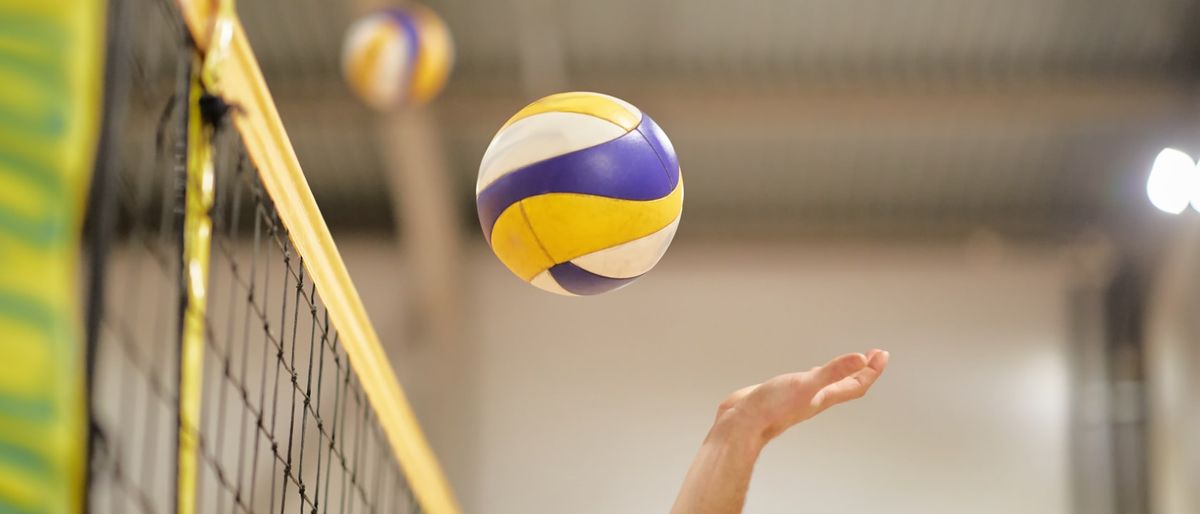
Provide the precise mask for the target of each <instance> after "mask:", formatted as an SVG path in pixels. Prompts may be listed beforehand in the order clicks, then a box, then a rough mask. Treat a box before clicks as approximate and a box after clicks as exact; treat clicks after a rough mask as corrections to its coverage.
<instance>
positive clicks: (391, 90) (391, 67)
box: [371, 37, 414, 107]
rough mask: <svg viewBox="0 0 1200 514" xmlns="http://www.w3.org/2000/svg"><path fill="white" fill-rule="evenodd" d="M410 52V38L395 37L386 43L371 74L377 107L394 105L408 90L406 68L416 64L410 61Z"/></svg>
mask: <svg viewBox="0 0 1200 514" xmlns="http://www.w3.org/2000/svg"><path fill="white" fill-rule="evenodd" d="M409 53H410V50H409V42H408V38H405V37H394V38H390V39H388V41H387V42H386V43H384V45H383V48H382V50H381V51H380V52H379V62H378V63H377V66H376V69H375V70H374V71H373V72H372V74H371V89H372V90H373V91H374V95H373V97H374V98H373V101H374V103H375V105H376V106H377V107H387V106H390V105H394V104H395V103H396V101H397V100H399V99H400V98H402V97H403V95H404V94H405V93H406V92H407V91H408V84H406V83H405V81H404V79H405V77H406V76H407V75H408V73H407V72H406V71H405V70H407V69H408V67H409V66H411V65H412V64H414V63H410V62H408V61H409V58H408V57H409Z"/></svg>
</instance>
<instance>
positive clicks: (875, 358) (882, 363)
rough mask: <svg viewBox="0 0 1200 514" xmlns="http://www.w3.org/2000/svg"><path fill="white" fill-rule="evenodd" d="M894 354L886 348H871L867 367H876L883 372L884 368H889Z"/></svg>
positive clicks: (875, 368) (876, 369)
mask: <svg viewBox="0 0 1200 514" xmlns="http://www.w3.org/2000/svg"><path fill="white" fill-rule="evenodd" d="M891 357H892V355H891V354H890V353H888V352H887V351H886V350H871V355H869V356H868V357H867V367H869V368H871V369H874V370H875V371H877V372H879V373H883V370H884V368H887V364H888V360H890V359H891Z"/></svg>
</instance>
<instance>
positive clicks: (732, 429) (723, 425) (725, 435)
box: [671, 411, 765, 514]
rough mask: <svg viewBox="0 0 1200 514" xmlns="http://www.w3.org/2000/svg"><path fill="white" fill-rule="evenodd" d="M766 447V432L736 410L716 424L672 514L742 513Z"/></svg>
mask: <svg viewBox="0 0 1200 514" xmlns="http://www.w3.org/2000/svg"><path fill="white" fill-rule="evenodd" d="M764 444H765V438H764V436H763V431H762V430H761V429H760V428H756V427H755V426H753V425H752V424H751V423H749V422H747V421H746V420H744V419H740V417H739V416H738V414H737V413H736V412H734V411H727V412H724V413H722V415H721V416H720V417H719V418H718V420H717V422H716V423H714V424H713V427H712V429H711V430H710V431H709V433H708V436H707V437H706V438H705V439H704V443H703V444H701V446H700V451H699V452H698V453H697V454H696V459H695V460H694V461H693V462H692V465H691V467H690V468H689V469H688V473H687V477H686V478H684V481H683V487H682V488H681V489H680V491H679V497H678V498H677V499H676V500H675V506H674V507H673V508H672V509H671V514H738V513H740V512H742V506H743V504H745V502H746V491H747V490H748V489H749V487H750V475H751V473H752V472H753V471H754V463H755V461H757V460H758V455H759V454H760V453H761V452H762V447H763V445H764Z"/></svg>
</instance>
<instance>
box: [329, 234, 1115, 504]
mask: <svg viewBox="0 0 1200 514" xmlns="http://www.w3.org/2000/svg"><path fill="white" fill-rule="evenodd" d="M375 244H376V243H373V242H371V241H369V240H362V241H359V240H355V241H354V242H353V243H352V244H349V245H343V248H344V250H343V251H348V252H349V253H348V255H350V256H351V260H350V265H351V269H352V270H354V274H355V276H356V278H360V280H359V283H360V284H361V285H362V287H363V293H364V295H365V298H366V300H367V302H368V305H369V306H370V307H371V310H372V312H371V314H372V316H373V318H374V319H376V320H380V322H381V323H382V326H381V329H382V330H383V335H384V338H385V340H392V341H396V340H399V339H400V338H399V337H396V334H397V333H398V332H399V331H400V329H401V327H400V326H398V324H397V323H394V322H389V321H388V319H389V313H392V312H396V311H398V310H401V309H400V303H401V302H402V297H401V295H400V294H398V292H397V291H396V289H395V287H394V285H393V281H394V280H395V281H402V280H403V279H402V278H401V276H400V274H398V273H397V271H398V270H397V269H396V266H395V264H394V262H395V261H394V258H393V257H392V256H391V255H389V252H388V251H387V250H386V249H383V250H381V249H377V248H375V247H374V245H375ZM468 262H469V263H470V267H469V273H470V274H471V275H472V277H473V279H474V280H473V283H474V285H475V287H473V288H472V290H473V292H474V294H473V300H472V303H473V305H472V306H471V307H470V308H469V311H468V316H469V318H470V319H472V320H474V321H473V324H472V328H471V330H470V332H471V334H470V336H469V337H468V338H467V340H468V341H469V342H467V343H466V344H467V345H468V346H469V347H470V348H471V349H470V351H469V353H470V355H471V358H470V359H469V361H468V363H469V364H467V365H465V366H463V367H462V368H460V370H459V371H458V372H457V373H451V374H450V375H449V376H442V377H440V378H435V379H432V381H433V382H434V383H437V384H439V385H438V386H437V387H434V388H432V389H431V390H430V389H426V388H427V387H428V385H429V384H430V383H431V379H430V378H429V377H428V376H427V373H428V369H427V368H428V366H429V364H428V362H427V361H425V362H423V358H424V359H428V358H430V355H429V354H428V353H426V350H421V349H416V350H415V351H411V350H410V351H404V350H403V349H402V348H396V350H397V351H395V352H393V355H394V356H395V362H396V364H397V366H398V367H399V368H400V369H401V370H402V373H403V374H404V375H405V376H406V377H407V378H409V379H410V383H412V384H415V385H416V387H417V388H418V389H417V390H416V391H415V394H416V396H417V398H418V409H419V410H420V411H421V413H422V416H423V417H422V419H423V422H424V423H425V425H426V428H427V429H428V430H430V431H431V437H432V438H433V441H434V444H435V446H437V447H438V449H439V451H440V455H441V456H442V458H443V459H445V460H446V463H447V466H448V468H449V473H450V476H451V478H452V480H453V482H454V483H455V485H456V487H457V488H458V491H459V493H460V494H461V495H462V497H463V501H464V502H465V508H466V509H467V511H469V512H488V513H518V512H576V513H596V514H599V513H612V512H646V513H650V512H667V511H668V510H669V509H670V504H671V502H672V500H673V499H674V495H675V493H676V491H677V488H678V487H679V484H680V482H681V480H682V478H683V474H684V472H685V471H686V469H687V466H688V464H689V463H690V461H691V457H692V456H693V454H694V452H695V450H696V448H697V447H698V445H699V443H700V441H701V440H702V439H703V438H704V435H705V433H706V432H707V429H708V426H709V424H710V423H711V421H712V418H713V414H714V413H715V409H716V405H717V403H718V402H720V400H721V399H722V398H723V397H724V396H725V395H726V394H728V393H729V392H731V391H733V390H735V389H738V388H740V387H742V386H745V385H748V384H752V383H757V382H759V381H761V380H763V379H765V378H768V377H770V376H772V375H775V374H778V373H785V372H789V371H794V370H799V369H807V368H808V367H810V366H812V365H814V364H815V363H820V362H824V361H825V360H827V359H828V358H830V357H831V356H833V355H836V354H839V353H842V352H846V351H855V350H858V349H860V348H861V349H866V348H871V347H875V346H879V347H884V348H888V349H890V350H891V351H892V354H893V356H894V362H893V363H892V365H891V368H890V369H889V371H888V374H887V376H886V378H885V379H883V380H882V381H881V382H880V384H879V387H878V388H877V390H875V391H873V392H872V394H871V395H870V396H869V397H868V399H866V400H864V401H863V402H862V403H859V404H855V405H851V406H847V407H846V408H845V409H837V410H833V411H830V412H828V413H827V414H825V415H822V416H821V417H819V418H817V419H815V420H813V421H812V422H810V423H806V424H804V425H801V426H800V427H798V428H797V429H795V430H794V431H792V432H789V433H788V434H787V435H785V436H783V437H781V438H780V439H778V440H777V441H775V442H773V443H772V444H771V445H770V446H769V447H768V449H767V451H766V452H764V457H763V460H762V461H761V462H760V463H759V465H758V468H757V470H756V475H755V479H754V482H753V485H752V487H751V493H750V500H749V503H748V506H747V512H758V513H792V512H841V513H860V512H861V513H866V512H879V511H886V512H895V513H947V514H949V513H958V512H973V513H997V514H999V513H1011V512H1025V513H1062V512H1072V508H1073V501H1074V500H1073V499H1072V492H1071V491H1072V487H1071V484H1072V475H1071V462H1070V460H1071V447H1070V444H1069V443H1070V440H1071V438H1072V437H1073V430H1072V428H1071V425H1072V421H1071V417H1072V410H1071V408H1070V405H1069V404H1070V402H1071V400H1072V393H1071V383H1070V379H1069V377H1070V376H1071V369H1072V366H1073V359H1074V357H1073V356H1072V355H1071V348H1070V339H1071V336H1070V334H1069V331H1070V328H1069V323H1068V320H1069V318H1070V309H1071V306H1070V305H1069V298H1070V293H1071V291H1073V290H1078V289H1079V288H1080V287H1082V286H1083V285H1084V282H1085V281H1086V277H1083V276H1080V274H1079V273H1077V272H1075V271H1074V270H1073V269H1072V265H1073V264H1075V263H1074V262H1073V261H1072V257H1071V255H1069V254H1065V253H1064V252H1058V251H1054V250H1051V249H1046V248H1025V249H1020V250H1013V251H1011V253H1009V254H1007V255H1003V256H996V258H994V259H989V258H982V259H981V258H979V257H978V256H977V255H973V253H972V251H971V250H970V249H969V248H966V247H963V246H954V245H938V246H934V247H928V246H911V245H892V246H879V245H833V246H820V247H815V246H811V245H795V244H777V243H755V244H745V245H737V246H732V245H724V244H687V243H686V242H683V244H680V245H679V246H678V247H676V248H673V249H672V251H671V253H670V255H669V256H668V257H667V258H666V260H665V261H664V262H663V263H662V264H661V269H659V270H657V271H656V273H654V274H653V275H651V276H648V277H646V279H645V283H644V284H639V285H638V287H636V288H630V289H627V290H624V291H620V292H617V293H614V294H611V295H607V296H604V297H600V298H594V299H586V300H582V301H571V302H564V301H563V300H562V299H559V298H556V297H552V296H550V295H546V294H543V293H542V292H540V291H537V290H534V289H532V288H530V287H528V286H526V285H524V284H522V283H520V282H519V281H517V280H513V279H510V277H508V276H507V275H506V274H505V273H504V270H503V268H502V267H501V266H500V265H499V264H498V263H496V262H495V260H494V258H492V257H491V256H490V255H489V254H487V253H485V252H479V251H476V252H473V254H472V255H471V258H470V259H469V260H468ZM368 278H369V280H366V279H368ZM389 336H390V337H389ZM437 359H438V358H437V357H434V360H437ZM463 389H469V390H470V391H466V392H464V391H463ZM447 398H456V399H457V401H465V403H455V404H448V402H447V400H446V399H447ZM1093 512H1095V511H1093Z"/></svg>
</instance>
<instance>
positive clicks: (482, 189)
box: [475, 93, 683, 296]
mask: <svg viewBox="0 0 1200 514" xmlns="http://www.w3.org/2000/svg"><path fill="white" fill-rule="evenodd" d="M475 193H476V206H477V208H478V212H479V223H480V225H481V226H482V228H483V233H484V237H485V238H486V239H487V241H488V244H489V245H490V246H491V248H492V251H493V252H495V254H496V256H497V257H498V258H499V259H500V262H502V263H504V265H505V266H506V267H507V268H508V269H509V270H510V271H512V272H513V273H514V274H515V275H517V277H520V278H521V279H522V280H525V281H527V282H529V283H531V284H533V285H534V286H537V287H539V288H541V289H544V290H546V291H550V292H554V293H558V294H563V295H572V296H574V295H594V294H599V293H604V292H607V291H612V290H614V289H617V288H620V287H623V286H625V285H627V284H629V283H630V282H632V281H634V280H636V279H637V278H638V277H640V276H641V275H643V274H645V273H646V272H647V271H650V269H651V268H653V267H654V265H655V264H657V263H658V261H659V259H661V258H662V256H663V253H664V252H666V250H667V246H669V245H670V244H671V239H672V238H674V236H675V230H676V228H678V226H679V219H680V215H681V214H682V211H683V177H682V176H681V172H680V168H679V161H678V159H677V158H676V156H675V149H674V148H673V147H672V146H671V141H670V140H669V139H667V135H666V134H665V133H663V131H662V129H660V128H659V127H658V125H657V124H655V123H654V120H652V119H650V117H649V116H647V115H646V114H645V113H643V112H641V111H640V110H638V109H637V108H636V107H634V106H632V105H630V104H629V103H627V102H625V101H623V100H620V99H618V98H614V97H611V96H608V95H602V94H599V93H560V94H556V95H551V96H547V97H545V98H542V99H541V100H538V101H536V102H533V103H531V104H529V105H528V106H526V107H525V108H524V109H521V110H520V111H519V112H517V114H515V115H514V116H513V117H512V118H510V119H509V120H508V122H506V123H505V124H504V126H502V127H501V128H500V131H499V132H497V133H496V136H495V137H493V138H492V142H491V144H490V145H489V146H488V149H487V151H486V152H485V153H484V156H483V162H482V163H481V164H480V166H479V180H478V182H477V183H476V188H475Z"/></svg>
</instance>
